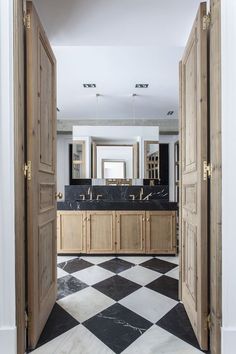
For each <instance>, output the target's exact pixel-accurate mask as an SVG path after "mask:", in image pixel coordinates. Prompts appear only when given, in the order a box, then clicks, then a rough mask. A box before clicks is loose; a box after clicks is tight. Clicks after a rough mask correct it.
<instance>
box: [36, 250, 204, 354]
mask: <svg viewBox="0 0 236 354" xmlns="http://www.w3.org/2000/svg"><path fill="white" fill-rule="evenodd" d="M178 270H179V267H178V258H177V257H147V256H143V257H142V256H137V257H135V256H125V257H100V256H96V257H95V256H86V257H63V256H59V257H58V298H57V302H56V304H55V306H54V308H53V311H52V313H51V315H50V317H49V319H48V322H47V324H46V327H45V329H44V331H43V333H42V335H41V338H40V340H39V343H38V346H37V348H36V349H35V350H34V351H33V353H35V354H112V353H113V354H114V353H117V354H118V353H123V354H137V353H138V354H175V353H176V354H197V353H201V351H200V348H199V346H198V343H197V340H196V337H195V335H194V333H193V330H192V328H191V325H190V323H189V320H188V318H187V315H186V312H185V310H184V308H183V305H182V304H181V303H180V302H179V301H178Z"/></svg>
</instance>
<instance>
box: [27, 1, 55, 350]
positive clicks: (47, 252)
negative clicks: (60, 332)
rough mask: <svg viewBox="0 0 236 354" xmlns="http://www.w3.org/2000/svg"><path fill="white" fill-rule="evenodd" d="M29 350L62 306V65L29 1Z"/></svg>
mask: <svg viewBox="0 0 236 354" xmlns="http://www.w3.org/2000/svg"><path fill="white" fill-rule="evenodd" d="M27 14H28V19H29V21H28V26H27V29H26V61H27V62H26V81H27V162H28V161H30V162H31V165H29V166H31V174H29V173H28V176H27V258H28V313H29V326H28V346H29V348H34V347H35V346H36V344H37V341H38V338H39V336H40V334H41V332H42V330H43V328H44V325H45V323H46V321H47V319H48V316H49V315H50V312H51V309H52V308H53V306H54V304H55V301H56V291H57V283H56V199H55V193H56V145H55V143H56V60H55V57H54V55H53V52H52V50H51V47H50V44H49V42H48V40H47V37H46V34H45V32H44V30H43V27H42V25H41V23H40V20H39V18H38V15H37V13H36V11H35V8H34V6H33V4H32V2H31V1H29V2H27Z"/></svg>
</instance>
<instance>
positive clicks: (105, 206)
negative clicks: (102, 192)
mask: <svg viewBox="0 0 236 354" xmlns="http://www.w3.org/2000/svg"><path fill="white" fill-rule="evenodd" d="M177 209H178V206H177V203H176V202H169V201H168V200H165V199H160V200H158V199H156V200H154V199H153V200H116V201H114V200H113V201H112V200H84V201H82V200H81V201H71V202H70V201H65V202H58V203H57V210H177Z"/></svg>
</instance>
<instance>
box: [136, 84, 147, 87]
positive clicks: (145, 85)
mask: <svg viewBox="0 0 236 354" xmlns="http://www.w3.org/2000/svg"><path fill="white" fill-rule="evenodd" d="M148 86H149V84H136V85H135V88H148Z"/></svg>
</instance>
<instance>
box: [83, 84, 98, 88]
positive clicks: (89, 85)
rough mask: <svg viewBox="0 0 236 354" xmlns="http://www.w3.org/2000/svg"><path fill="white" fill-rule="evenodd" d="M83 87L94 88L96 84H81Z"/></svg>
mask: <svg viewBox="0 0 236 354" xmlns="http://www.w3.org/2000/svg"><path fill="white" fill-rule="evenodd" d="M83 86H84V88H96V84H83Z"/></svg>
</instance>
